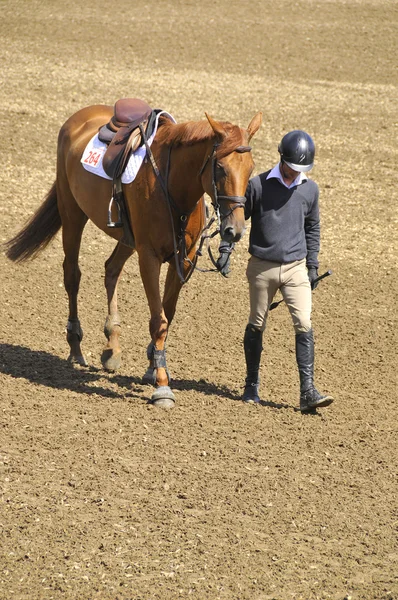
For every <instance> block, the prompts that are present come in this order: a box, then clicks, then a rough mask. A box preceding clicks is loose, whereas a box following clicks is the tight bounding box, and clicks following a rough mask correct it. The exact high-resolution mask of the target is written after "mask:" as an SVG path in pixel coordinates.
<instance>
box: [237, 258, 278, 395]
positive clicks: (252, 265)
mask: <svg viewBox="0 0 398 600" xmlns="http://www.w3.org/2000/svg"><path fill="white" fill-rule="evenodd" d="M279 274H280V265H278V264H277V263H270V262H268V261H264V260H261V259H259V258H256V257H254V256H252V257H251V258H250V259H249V263H248V266H247V270H246V275H247V279H248V282H249V297H250V315H249V323H248V324H247V326H246V329H245V335H244V338H243V346H244V350H245V360H246V379H245V389H244V392H243V400H244V401H245V402H248V403H257V402H260V396H259V385H260V376H259V368H260V360H261V352H262V349H263V344H262V339H263V331H264V329H265V325H266V320H267V315H268V307H269V305H270V304H271V302H272V299H273V297H274V295H275V292H276V290H277V289H278V287H279Z"/></svg>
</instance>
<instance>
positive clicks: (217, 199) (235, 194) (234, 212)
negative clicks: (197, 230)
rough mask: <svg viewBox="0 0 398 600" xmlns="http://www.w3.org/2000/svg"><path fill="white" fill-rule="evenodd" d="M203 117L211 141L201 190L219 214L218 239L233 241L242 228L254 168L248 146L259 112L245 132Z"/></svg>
mask: <svg viewBox="0 0 398 600" xmlns="http://www.w3.org/2000/svg"><path fill="white" fill-rule="evenodd" d="M205 114H206V117H207V120H208V121H209V123H210V125H211V128H212V129H213V131H214V134H215V139H214V140H213V149H212V151H211V153H210V154H209V156H208V159H207V160H206V161H205V163H204V165H203V167H202V170H201V177H202V182H203V187H204V189H205V191H206V193H207V194H209V196H210V197H211V200H212V203H213V206H214V207H215V209H216V211H217V212H219V215H220V222H221V223H220V235H221V238H222V239H223V240H224V241H226V242H237V241H239V240H240V238H241V237H242V235H243V233H244V231H245V228H246V225H245V214H244V206H245V200H246V199H245V192H246V188H247V184H248V181H249V177H250V175H251V173H252V171H253V167H254V162H253V158H252V154H251V148H250V146H249V145H248V144H249V142H250V140H251V138H252V137H253V135H254V134H255V133H256V132H257V131H258V129H259V127H260V125H261V121H262V113H261V112H259V113H257V114H256V115H255V116H254V117H253V119H252V120H251V121H250V124H249V126H248V128H247V129H242V128H240V127H238V126H237V125H232V124H231V123H220V122H218V121H215V120H214V119H212V118H211V117H210V116H209V115H208V114H207V113H205Z"/></svg>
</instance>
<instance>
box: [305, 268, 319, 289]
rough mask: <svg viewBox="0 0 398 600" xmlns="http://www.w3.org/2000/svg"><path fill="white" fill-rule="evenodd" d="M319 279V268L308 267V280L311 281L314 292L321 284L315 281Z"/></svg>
mask: <svg viewBox="0 0 398 600" xmlns="http://www.w3.org/2000/svg"><path fill="white" fill-rule="evenodd" d="M317 277H318V269H317V267H308V279H309V280H310V284H311V289H312V290H314V289H315V288H316V287H317V285H318V283H319V282H318V281H315V279H316V278H317Z"/></svg>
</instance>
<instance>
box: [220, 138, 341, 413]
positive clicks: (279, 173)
mask: <svg viewBox="0 0 398 600" xmlns="http://www.w3.org/2000/svg"><path fill="white" fill-rule="evenodd" d="M278 151H279V154H280V161H279V163H278V164H277V165H276V166H275V167H274V168H273V169H271V170H269V171H266V172H264V173H261V174H260V175H258V176H256V177H253V178H252V179H251V180H250V181H249V184H248V187H247V190H246V206H245V216H246V219H249V218H251V231H250V241H249V253H250V254H251V256H250V259H249V261H248V266H247V271H246V275H247V279H248V282H249V296H250V315H249V321H248V324H247V326H246V330H245V334H244V351H245V359H246V370H247V371H246V380H245V389H244V393H243V400H244V401H245V402H249V403H257V402H260V395H259V384H260V379H259V367H260V359H261V352H262V337H263V332H264V330H265V327H266V321H267V316H268V310H269V306H270V304H271V302H272V300H273V298H274V296H275V294H276V292H277V290H280V291H281V293H282V296H283V298H284V300H285V302H286V305H287V306H288V308H289V311H290V315H291V317H292V320H293V326H294V330H295V348H296V360H297V366H298V371H299V376H300V410H301V411H302V412H310V411H313V410H314V409H316V408H319V407H324V406H328V405H329V404H331V403H332V402H333V398H332V397H331V396H329V395H322V394H320V393H319V392H318V390H317V389H316V387H315V385H314V334H313V329H312V324H311V289H314V288H315V287H316V285H317V283H316V282H315V281H314V280H315V279H316V278H317V276H318V265H319V263H318V253H319V248H320V219H319V205H318V196H319V188H318V185H317V184H316V183H315V182H314V181H312V180H310V179H309V178H308V177H307V176H306V173H307V172H308V171H310V170H311V169H312V167H313V164H314V156H315V145H314V142H313V140H312V138H311V137H310V136H309V135H308V133H306V132H304V131H300V130H295V131H291V132H289V133H287V134H286V135H285V136H284V137H283V139H282V141H281V143H280V144H279V147H278ZM222 251H223V247H222V246H221V247H220V252H221V254H220V258H223V254H222ZM226 257H228V262H229V255H228V254H225V255H224V258H226ZM227 268H228V266H227Z"/></svg>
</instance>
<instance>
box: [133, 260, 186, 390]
mask: <svg viewBox="0 0 398 600" xmlns="http://www.w3.org/2000/svg"><path fill="white" fill-rule="evenodd" d="M187 265H189V263H187ZM188 272H189V270H188ZM187 274H188V273H187V270H185V272H184V277H186V276H187ZM181 288H182V283H181V280H180V278H179V276H178V274H177V270H176V266H175V262H174V261H172V262H171V263H170V264H169V267H168V270H167V276H166V281H165V285H164V294H163V310H164V314H165V317H166V319H167V322H168V329H169V328H170V325H171V321H172V320H173V317H174V314H175V311H176V306H177V300H178V296H179V294H180V291H181ZM153 352H154V344H153V342H152V341H151V342H150V344H149V346H148V348H147V358H148V360H149V366H148V369H147V371H146V373H145V375H144V377H143V382H144V383H149V384H153V385H155V384H156V371H155V367H154V363H153ZM165 352H166V340H165ZM166 368H167V367H166ZM167 377H168V380H169V383H170V373H169V370H168V369H167Z"/></svg>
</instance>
